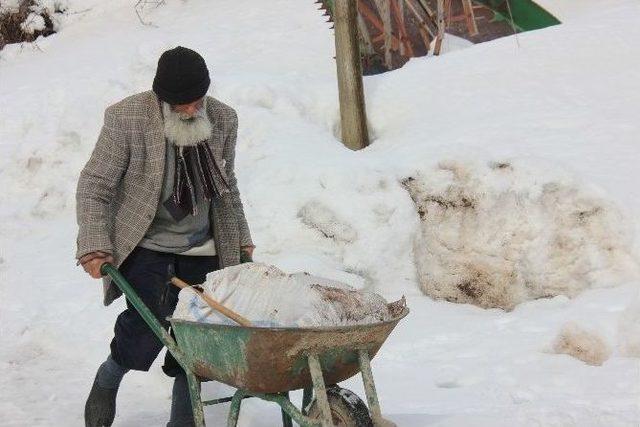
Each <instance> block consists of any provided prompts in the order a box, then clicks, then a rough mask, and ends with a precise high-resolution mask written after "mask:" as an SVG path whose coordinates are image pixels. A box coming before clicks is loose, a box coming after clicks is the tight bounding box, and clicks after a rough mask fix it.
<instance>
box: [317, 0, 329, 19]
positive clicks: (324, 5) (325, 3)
mask: <svg viewBox="0 0 640 427" xmlns="http://www.w3.org/2000/svg"><path fill="white" fill-rule="evenodd" d="M316 4H319V5H320V7H319V8H318V10H324V13H323V14H322V16H327V17H328V19H327V22H333V0H316Z"/></svg>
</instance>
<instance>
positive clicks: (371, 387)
mask: <svg viewBox="0 0 640 427" xmlns="http://www.w3.org/2000/svg"><path fill="white" fill-rule="evenodd" d="M358 354H359V357H360V372H361V373H362V382H363V383H364V392H365V394H366V395H367V403H368V404H369V413H370V414H371V419H372V421H373V425H374V426H375V427H382V426H387V425H389V424H388V422H387V421H386V420H384V419H383V418H382V411H381V410H380V403H379V402H378V393H377V392H376V384H375V383H374V382H373V374H372V372H371V359H370V358H369V352H368V351H367V350H366V349H360V350H358Z"/></svg>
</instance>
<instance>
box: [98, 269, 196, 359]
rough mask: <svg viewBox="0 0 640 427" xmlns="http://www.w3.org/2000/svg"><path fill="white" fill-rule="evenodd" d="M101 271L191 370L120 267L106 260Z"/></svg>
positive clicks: (175, 356) (169, 348)
mask: <svg viewBox="0 0 640 427" xmlns="http://www.w3.org/2000/svg"><path fill="white" fill-rule="evenodd" d="M100 273H101V274H103V275H107V276H109V277H111V279H112V280H113V282H114V283H115V284H116V285H117V286H118V288H120V290H121V291H122V293H123V294H124V295H125V296H126V297H127V299H128V300H129V302H130V303H131V304H132V305H133V307H134V308H135V309H136V310H137V311H138V313H140V316H142V318H143V319H144V321H145V322H146V323H147V325H149V328H151V330H152V331H153V333H154V334H156V336H157V337H158V339H160V341H161V342H162V343H163V344H164V345H165V346H166V347H167V349H168V350H169V351H170V352H171V354H172V355H173V357H174V358H175V359H176V361H177V362H178V363H179V364H180V366H182V368H183V369H185V370H189V369H190V366H189V363H188V362H187V359H186V357H185V356H184V355H183V353H182V351H181V350H180V349H179V348H178V344H177V343H176V341H175V340H174V339H173V337H171V335H169V333H168V332H167V331H166V330H165V329H164V328H163V327H162V324H161V323H160V321H159V320H158V319H157V318H156V316H155V315H154V314H153V313H152V312H151V310H149V307H147V305H146V304H145V303H144V302H143V301H142V299H141V298H140V297H139V296H138V294H137V293H136V291H135V290H134V289H133V287H132V286H131V284H130V283H129V282H128V281H127V279H125V278H124V276H123V275H122V274H120V272H119V271H118V269H117V268H116V267H115V266H114V265H113V264H111V263H108V262H105V263H104V264H102V265H101V266H100Z"/></svg>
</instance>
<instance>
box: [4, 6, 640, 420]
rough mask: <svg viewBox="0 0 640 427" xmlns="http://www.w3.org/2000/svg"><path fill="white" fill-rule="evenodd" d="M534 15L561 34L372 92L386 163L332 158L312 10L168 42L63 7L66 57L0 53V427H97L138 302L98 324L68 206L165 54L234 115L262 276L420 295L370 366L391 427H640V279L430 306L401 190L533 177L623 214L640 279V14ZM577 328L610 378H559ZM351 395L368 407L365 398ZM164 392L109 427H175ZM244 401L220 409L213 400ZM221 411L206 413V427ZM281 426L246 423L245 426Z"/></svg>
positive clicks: (235, 22)
mask: <svg viewBox="0 0 640 427" xmlns="http://www.w3.org/2000/svg"><path fill="white" fill-rule="evenodd" d="M541 3H542V4H543V5H545V6H546V7H547V8H548V9H549V10H550V11H551V12H552V13H556V12H557V13H558V14H559V17H560V19H562V20H563V21H564V23H563V24H562V25H558V26H555V27H551V28H547V29H544V30H539V31H535V32H530V33H523V34H519V35H518V36H517V42H516V38H515V37H507V38H503V39H499V40H495V41H492V42H489V43H485V44H481V45H475V46H472V47H466V48H464V49H459V50H455V51H451V52H449V53H446V54H444V55H442V56H440V57H438V58H417V59H413V60H411V61H409V63H407V64H406V65H405V67H403V68H402V69H401V70H398V71H395V72H392V73H387V74H384V75H377V76H371V77H367V78H366V79H365V91H366V100H367V113H368V118H369V121H370V130H371V135H372V136H373V141H372V145H371V146H370V147H368V148H367V149H365V150H362V151H360V152H352V151H349V150H347V149H345V148H344V147H343V146H341V145H340V143H339V142H338V141H337V140H336V137H335V136H336V135H337V134H338V118H339V114H338V107H337V85H336V79H335V64H334V61H333V59H332V57H333V55H334V47H333V39H332V33H331V31H330V30H329V28H328V27H329V24H326V23H325V22H324V19H323V17H322V16H320V14H319V13H318V11H317V10H316V8H315V7H314V6H313V4H312V3H307V2H290V1H284V0H276V1H273V2H268V3H266V2H259V1H256V0H238V1H234V2H216V3H213V4H212V3H211V2H207V1H205V0H191V1H189V2H182V1H178V0H168V1H166V2H165V5H163V6H160V7H157V8H156V7H149V8H145V9H144V10H143V18H144V19H145V20H146V21H149V22H150V23H151V24H153V25H142V24H141V23H140V22H139V20H138V18H137V16H136V14H135V12H134V10H133V4H132V3H131V2H130V1H125V0H113V1H110V2H101V1H97V0H85V1H80V0H70V1H69V2H68V8H69V11H70V12H71V13H69V14H68V15H65V16H63V17H61V21H60V23H59V24H60V32H59V33H57V34H55V35H53V36H51V37H47V38H39V39H38V40H37V48H36V47H34V46H31V45H24V46H7V47H6V48H5V49H3V50H2V51H0V87H1V90H0V184H1V186H2V189H3V192H2V196H1V197H2V209H1V210H0V248H1V249H0V251H1V253H0V257H1V259H0V274H1V275H2V278H3V280H2V282H1V284H0V301H1V302H2V304H1V306H0V317H1V320H2V322H1V323H0V325H1V326H0V328H1V329H0V333H1V336H2V343H3V344H2V346H0V367H1V368H2V370H3V372H4V375H3V376H2V378H1V379H0V390H2V392H1V393H2V395H1V396H0V413H1V414H2V415H3V417H2V424H3V425H9V426H22V425H30V426H51V425H64V426H67V425H82V411H83V405H84V400H85V399H86V395H87V393H88V391H89V389H90V386H91V383H92V380H93V376H94V374H95V370H96V369H97V367H98V365H99V364H100V363H101V362H102V361H103V360H104V358H105V357H106V355H107V352H108V343H109V340H110V339H111V334H112V332H111V330H112V327H113V322H114V320H115V317H116V316H117V314H118V313H119V311H120V310H122V308H123V306H124V302H123V300H122V299H121V300H119V301H118V302H117V303H115V304H113V305H112V306H110V307H108V308H106V309H105V308H103V307H102V306H101V286H100V285H99V282H97V281H92V280H90V279H89V278H88V277H87V276H86V274H85V273H84V272H83V271H81V269H79V268H78V267H76V266H75V261H74V259H73V255H74V252H75V235H76V225H75V219H74V190H75V183H76V180H77V177H78V174H79V171H80V169H81V167H82V166H83V165H84V163H85V161H86V160H87V158H88V155H89V153H90V151H91V149H92V148H93V144H94V143H95V139H96V137H97V134H98V131H99V129H100V126H101V120H102V116H103V111H104V108H105V107H106V106H107V105H109V104H110V103H113V102H115V101H117V100H119V99H121V98H123V97H125V96H127V95H130V94H131V93H134V92H137V91H142V90H148V89H149V87H150V84H151V81H152V78H153V74H154V71H155V65H156V63H157V58H158V56H159V55H160V53H161V52H162V51H164V50H165V49H167V48H171V47H174V46H175V45H178V44H182V45H185V46H188V47H191V48H193V49H195V50H197V51H199V52H201V53H202V54H203V56H204V57H205V59H206V60H207V63H208V64H209V67H210V70H211V74H212V78H213V85H212V88H211V90H210V94H211V95H213V96H215V97H217V98H219V99H221V100H223V101H224V102H226V103H228V104H230V105H232V106H234V107H235V108H236V109H237V111H238V114H239V119H240V122H239V123H240V125H239V126H240V127H239V136H238V148H237V162H236V168H237V175H238V180H239V185H240V190H241V194H242V198H243V201H244V204H245V211H246V213H247V217H248V220H249V223H250V226H251V230H252V236H253V238H254V241H255V243H256V245H257V248H256V250H255V252H254V259H255V260H258V261H261V262H264V263H268V264H273V265H276V266H278V267H279V268H280V269H282V270H283V271H285V272H294V271H308V272H310V273H312V274H314V275H318V276H322V277H327V278H330V279H333V280H338V281H341V282H345V283H348V284H349V285H351V286H354V287H356V288H359V289H366V290H370V291H374V292H377V293H380V294H381V295H382V296H384V297H385V298H386V299H388V300H395V299H397V298H398V297H400V296H401V295H402V294H404V295H406V297H407V305H408V306H409V307H410V309H411V313H410V314H409V316H408V317H406V318H405V319H404V320H402V321H401V322H400V324H399V325H398V327H397V329H396V330H395V331H394V333H393V334H392V335H391V336H390V338H389V340H388V341H387V342H386V343H385V345H384V346H383V347H382V349H381V350H380V352H379V353H378V355H377V356H376V358H375V359H374V360H373V363H372V368H373V372H374V376H375V379H376V386H377V390H378V392H379V398H380V402H381V405H382V410H383V413H384V414H385V416H386V417H388V418H390V419H391V420H393V421H395V422H396V423H397V424H398V425H400V426H403V427H417V426H420V427H423V426H425V425H429V426H482V425H491V426H502V425H504V426H506V425H509V426H511V425H525V426H529V425H531V426H533V425H545V426H554V425H556V426H636V425H638V423H639V422H640V408H639V406H638V399H639V398H640V381H638V379H639V378H640V361H639V359H638V358H637V353H635V355H636V357H630V356H632V355H634V353H633V352H629V351H628V349H629V348H636V349H637V348H638V347H637V341H636V344H635V345H636V347H633V342H631V339H633V337H634V335H633V332H629V331H634V330H636V331H637V329H633V327H634V325H637V316H635V319H636V320H635V322H636V323H634V312H635V313H636V314H637V309H634V308H630V309H627V307H629V306H630V304H631V305H632V306H631V307H637V304H639V302H638V301H639V300H638V284H639V282H640V281H639V280H638V279H636V278H631V279H629V280H622V279H620V278H618V277H617V276H616V275H614V274H608V273H606V274H604V275H602V276H601V277H600V278H599V279H598V280H597V283H594V286H593V287H592V288H591V289H586V290H585V291H583V292H582V293H580V294H578V295H577V296H575V297H574V298H568V297H565V296H556V297H553V298H548V299H539V300H534V301H525V302H523V303H521V304H519V305H517V306H516V307H515V308H514V309H513V310H512V311H511V312H504V311H502V310H497V309H489V310H485V309H481V308H479V307H475V306H472V305H467V304H455V303H449V302H445V301H435V300H432V299H430V298H428V297H426V296H424V295H423V294H422V292H421V291H420V289H419V282H418V277H417V275H416V269H415V265H414V260H415V258H414V252H413V244H414V239H415V237H416V236H417V235H418V234H419V233H420V227H421V223H420V219H419V217H418V215H417V213H416V209H415V205H414V203H413V201H412V199H411V197H410V195H409V193H408V192H407V191H406V190H405V188H404V187H403V186H402V184H401V182H402V180H403V179H405V178H407V177H409V176H416V175H417V174H419V173H422V174H430V173H433V171H435V170H437V167H438V165H439V164H441V163H442V162H452V161H455V162H459V163H470V164H475V165H487V164H490V163H491V162H510V163H513V164H521V163H522V162H527V163H528V164H532V165H534V166H535V170H537V171H539V173H540V174H541V176H540V180H541V182H542V181H544V180H546V179H549V175H548V174H552V175H553V174H555V173H556V172H557V171H563V172H564V173H566V175H567V176H570V177H571V180H572V181H573V182H575V183H576V186H577V188H579V189H580V191H584V192H585V193H588V194H597V195H598V198H599V200H602V201H606V203H607V204H608V205H611V206H614V207H615V211H616V212H620V217H621V221H620V226H621V227H622V228H621V230H622V231H621V233H622V234H623V235H624V236H625V239H623V240H625V242H623V243H624V245H626V246H628V247H629V248H630V249H629V251H630V254H631V255H633V256H634V257H635V259H637V257H638V250H639V249H640V246H639V245H638V239H637V235H638V231H640V229H639V228H638V222H637V221H636V220H635V218H637V217H638V216H639V215H640V188H639V187H638V186H637V184H636V183H637V181H638V178H639V174H638V172H637V165H638V164H639V161H640V150H638V134H639V132H638V130H639V129H638V124H637V111H638V107H639V106H640V80H639V79H638V78H637V70H638V67H639V66H640V59H639V57H638V55H637V46H638V43H640V27H639V26H638V25H637V22H638V20H639V19H640V5H638V3H637V2H635V1H631V0H611V1H609V2H607V7H606V8H603V7H601V4H602V3H601V2H595V1H588V2H587V1H581V0H562V1H558V2H555V1H554V2H551V1H546V0H545V1H543V2H541ZM531 178H532V179H534V180H535V177H531ZM624 224H631V225H629V227H628V228H624ZM345 230H348V231H345ZM627 239H628V240H629V242H628V243H627V242H626V240H627ZM631 255H630V256H631ZM602 284H605V285H606V287H601V286H600V285H602ZM633 304H636V305H635V306H634V305H633ZM567 322H574V323H575V324H577V325H579V326H580V327H581V328H583V329H585V330H589V331H592V332H593V333H595V334H597V335H598V336H599V337H601V338H602V340H603V341H604V342H606V343H607V345H608V346H610V347H611V349H612V353H611V355H610V357H609V358H608V360H606V361H605V362H604V363H603V364H602V365H601V366H590V365H587V364H585V363H583V362H581V361H580V360H577V359H575V358H572V357H570V356H568V355H565V354H560V355H559V354H555V353H554V352H553V348H552V347H553V342H554V340H555V338H556V337H557V335H558V334H559V332H560V331H561V330H562V328H563V326H564V325H565V324H567ZM636 328H637V326H636ZM635 336H636V337H637V334H636V335H635ZM630 345H631V347H629V346H630ZM343 386H345V387H348V388H350V389H353V390H354V391H355V392H356V393H357V394H358V395H360V396H361V397H363V396H364V393H363V388H362V385H361V382H360V381H359V379H358V378H354V379H351V380H349V381H346V382H345V383H344V384H343ZM170 390H171V382H170V379H169V378H167V377H165V376H164V375H163V374H162V372H161V370H160V369H159V363H156V365H154V367H152V369H151V371H150V372H149V373H138V372H135V373H131V374H127V377H126V378H125V379H124V381H123V384H122V387H121V391H120V395H119V400H118V405H119V406H118V415H117V417H116V421H115V425H116V426H138V425H163V423H165V422H166V421H167V419H168V411H169V405H170ZM230 391H231V390H230V389H229V388H228V387H226V386H222V385H219V384H211V383H207V384H205V385H204V387H203V394H204V396H206V397H207V398H209V396H212V397H211V398H213V397H220V396H222V395H228V394H229V393H230ZM292 396H293V398H294V399H296V402H299V401H300V400H299V399H300V394H299V393H293V395H292ZM227 410H228V404H225V405H220V406H218V407H215V408H207V409H206V414H207V415H206V416H207V420H208V422H209V424H210V425H215V424H216V423H219V422H220V420H222V419H223V418H224V416H225V414H226V411H227ZM279 417H280V414H279V411H278V410H277V408H276V407H274V406H273V405H272V404H268V403H264V402H260V401H258V400H256V399H251V400H248V401H246V402H245V403H243V410H242V413H241V416H240V423H239V425H240V426H257V427H260V426H264V427H267V426H273V425H277V423H278V421H279Z"/></svg>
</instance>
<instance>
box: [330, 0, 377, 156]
mask: <svg viewBox="0 0 640 427" xmlns="http://www.w3.org/2000/svg"><path fill="white" fill-rule="evenodd" d="M356 1H357V0H335V4H334V7H335V9H334V10H335V30H334V31H335V37H336V66H337V71H338V92H339V98H340V125H341V129H342V143H343V144H344V145H345V146H347V147H348V148H350V149H352V150H359V149H361V148H364V147H366V146H367V145H369V133H368V131H367V114H366V111H365V104H364V91H363V87H362V64H361V63H360V50H359V46H358V19H357V16H358V11H357V5H356Z"/></svg>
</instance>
